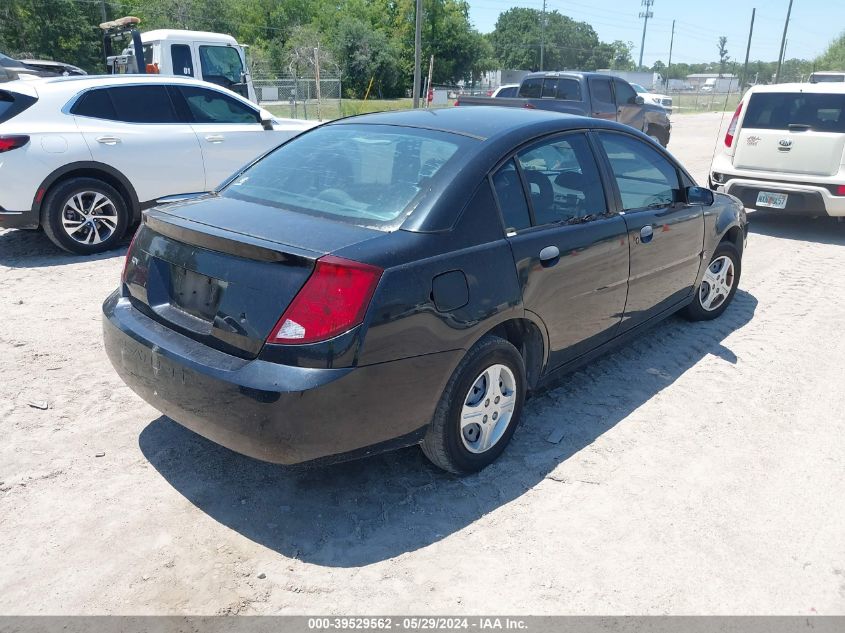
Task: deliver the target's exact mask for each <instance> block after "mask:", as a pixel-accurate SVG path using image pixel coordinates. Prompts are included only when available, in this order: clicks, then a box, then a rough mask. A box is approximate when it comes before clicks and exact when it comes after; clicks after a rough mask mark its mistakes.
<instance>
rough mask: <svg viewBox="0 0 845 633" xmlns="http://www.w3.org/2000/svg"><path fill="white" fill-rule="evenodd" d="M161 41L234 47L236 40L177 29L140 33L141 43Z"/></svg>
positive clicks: (213, 34)
mask: <svg viewBox="0 0 845 633" xmlns="http://www.w3.org/2000/svg"><path fill="white" fill-rule="evenodd" d="M161 40H183V41H191V42H193V41H200V43H202V42H214V43H218V44H231V45H236V44H237V43H238V42H237V40H236V39H235V38H234V37H232V36H231V35H226V34H225V33H211V32H210V31H182V30H179V29H156V30H154V31H145V32H144V33H141V42H142V43H144V44H146V43H148V42H157V41H161Z"/></svg>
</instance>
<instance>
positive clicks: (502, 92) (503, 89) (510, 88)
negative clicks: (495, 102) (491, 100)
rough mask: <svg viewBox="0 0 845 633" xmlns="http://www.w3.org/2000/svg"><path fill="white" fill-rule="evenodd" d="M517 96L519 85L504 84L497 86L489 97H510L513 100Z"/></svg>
mask: <svg viewBox="0 0 845 633" xmlns="http://www.w3.org/2000/svg"><path fill="white" fill-rule="evenodd" d="M517 94H519V84H505V85H504V86H499V87H498V88H496V89H495V90H494V91H493V92H492V93H491V94H490V96H491V97H499V98H502V97H510V98H513V97H515V96H517Z"/></svg>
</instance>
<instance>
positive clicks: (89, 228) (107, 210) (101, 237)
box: [62, 191, 118, 245]
mask: <svg viewBox="0 0 845 633" xmlns="http://www.w3.org/2000/svg"><path fill="white" fill-rule="evenodd" d="M117 225H118V215H117V208H116V207H115V205H114V202H112V200H111V199H110V198H109V197H108V196H106V195H105V194H102V193H99V192H97V191H82V192H79V193H75V194H73V195H72V196H71V197H70V198H69V199H68V200H67V201H66V202H65V204H64V206H63V207H62V227H63V228H64V230H65V233H67V235H68V237H70V238H71V239H72V240H74V241H75V242H79V243H80V244H87V245H94V244H101V243H103V242H105V241H106V240H108V239H109V238H111V236H112V235H114V232H115V231H116V230H117Z"/></svg>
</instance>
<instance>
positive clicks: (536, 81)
mask: <svg viewBox="0 0 845 633" xmlns="http://www.w3.org/2000/svg"><path fill="white" fill-rule="evenodd" d="M542 90H543V80H542V78H540V77H532V78H531V79H526V80H525V81H523V82H522V85H520V87H519V96H520V97H522V98H524V99H539V98H540V94H541V93H542Z"/></svg>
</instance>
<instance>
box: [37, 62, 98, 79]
mask: <svg viewBox="0 0 845 633" xmlns="http://www.w3.org/2000/svg"><path fill="white" fill-rule="evenodd" d="M24 63H25V64H26V65H27V66H29V67H30V68H37V69H38V70H42V71H44V72H48V73H51V74H54V75H63V76H65V77H68V76H77V75H87V74H88V73H87V72H85V71H84V70H82V69H81V68H80V67H79V66H74V65H73V64H66V63H64V62H55V61H52V60H49V59H27V60H25V62H24Z"/></svg>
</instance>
